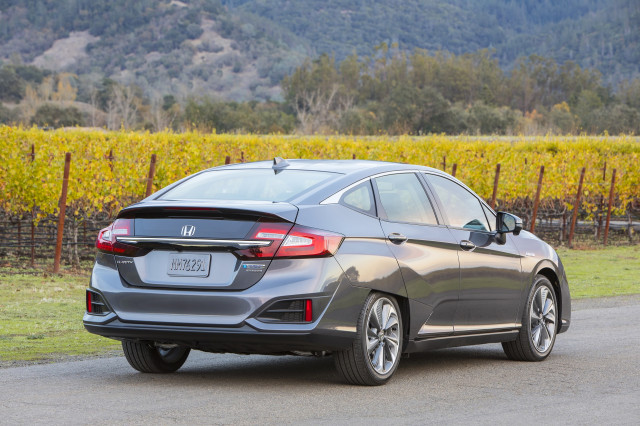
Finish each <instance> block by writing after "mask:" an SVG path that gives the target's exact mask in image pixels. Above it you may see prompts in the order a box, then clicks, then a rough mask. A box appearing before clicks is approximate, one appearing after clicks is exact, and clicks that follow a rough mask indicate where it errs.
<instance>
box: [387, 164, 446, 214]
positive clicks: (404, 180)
mask: <svg viewBox="0 0 640 426" xmlns="http://www.w3.org/2000/svg"><path fill="white" fill-rule="evenodd" d="M376 185H377V187H378V194H379V195H380V203H381V204H382V207H383V208H384V211H385V213H386V214H387V219H388V220H390V221H392V222H409V223H423V224H427V225H437V224H438V221H437V219H436V215H435V213H434V212H433V207H432V206H431V202H430V201H429V198H428V197H427V194H426V193H425V192H424V188H423V187H422V184H421V183H420V181H419V180H418V176H416V175H415V174H413V173H400V174H395V175H387V176H381V177H379V178H376Z"/></svg>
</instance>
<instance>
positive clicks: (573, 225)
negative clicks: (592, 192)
mask: <svg viewBox="0 0 640 426" xmlns="http://www.w3.org/2000/svg"><path fill="white" fill-rule="evenodd" d="M584 172H585V168H584V167H583V168H582V172H580V182H579V183H578V193H577V194H576V203H575V205H574V206H573V217H572V218H571V228H569V240H568V244H569V247H571V243H572V242H573V232H574V231H575V229H576V221H577V220H578V211H579V210H580V197H581V196H582V182H583V181H584Z"/></svg>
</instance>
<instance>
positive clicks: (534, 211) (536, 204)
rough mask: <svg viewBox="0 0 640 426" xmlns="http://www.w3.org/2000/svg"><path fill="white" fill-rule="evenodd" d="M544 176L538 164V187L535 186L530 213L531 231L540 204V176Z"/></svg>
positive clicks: (542, 167) (533, 227)
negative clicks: (534, 195)
mask: <svg viewBox="0 0 640 426" xmlns="http://www.w3.org/2000/svg"><path fill="white" fill-rule="evenodd" d="M543 177H544V166H540V174H539V175H538V188H536V199H535V201H534V202H533V214H532V215H531V231H530V232H531V233H532V234H533V231H535V230H536V216H538V205H539V204H540V191H541V190H542V178H543Z"/></svg>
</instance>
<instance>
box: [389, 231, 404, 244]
mask: <svg viewBox="0 0 640 426" xmlns="http://www.w3.org/2000/svg"><path fill="white" fill-rule="evenodd" d="M387 238H389V241H391V242H392V243H393V244H402V243H404V242H405V241H407V239H408V238H407V237H405V236H404V235H402V234H398V233H397V232H392V233H391V234H389V235H387Z"/></svg>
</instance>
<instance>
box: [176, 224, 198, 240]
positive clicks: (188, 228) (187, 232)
mask: <svg viewBox="0 0 640 426" xmlns="http://www.w3.org/2000/svg"><path fill="white" fill-rule="evenodd" d="M195 233H196V227H195V226H193V225H185V226H183V227H182V231H180V235H182V236H183V237H192V236H193V234H195Z"/></svg>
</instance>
